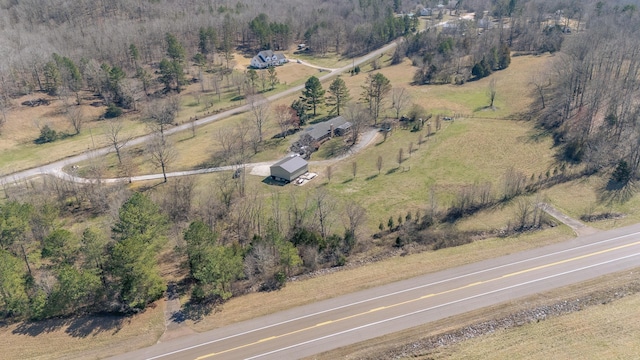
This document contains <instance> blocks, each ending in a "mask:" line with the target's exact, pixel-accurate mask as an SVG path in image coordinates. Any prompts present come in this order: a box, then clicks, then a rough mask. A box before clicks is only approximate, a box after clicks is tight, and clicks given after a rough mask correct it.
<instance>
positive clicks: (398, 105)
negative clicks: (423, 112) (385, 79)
mask: <svg viewBox="0 0 640 360" xmlns="http://www.w3.org/2000/svg"><path fill="white" fill-rule="evenodd" d="M410 103H411V95H410V94H409V93H408V92H407V90H406V89H405V88H393V89H391V108H392V109H393V110H394V111H395V112H396V119H399V118H400V115H401V114H402V113H403V112H404V111H405V110H406V109H407V107H408V106H409V104H410Z"/></svg>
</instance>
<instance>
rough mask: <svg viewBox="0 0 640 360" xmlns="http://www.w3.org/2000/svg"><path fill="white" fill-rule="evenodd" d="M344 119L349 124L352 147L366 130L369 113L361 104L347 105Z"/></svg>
mask: <svg viewBox="0 0 640 360" xmlns="http://www.w3.org/2000/svg"><path fill="white" fill-rule="evenodd" d="M344 117H345V119H347V121H349V122H350V123H351V145H352V146H353V145H355V144H356V143H357V142H358V139H359V138H360V134H361V133H362V132H363V131H364V130H365V129H366V128H367V121H368V119H369V113H368V111H367V109H365V108H364V107H363V106H362V105H361V104H358V103H355V104H354V103H349V104H347V106H346V107H345V109H344Z"/></svg>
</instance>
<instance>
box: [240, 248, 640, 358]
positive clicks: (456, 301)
mask: <svg viewBox="0 0 640 360" xmlns="http://www.w3.org/2000/svg"><path fill="white" fill-rule="evenodd" d="M638 255H640V253H635V254H632V255H626V256H623V257H620V258H617V259H612V260H608V261H604V262H601V263H598V264H592V265H589V266H584V267H581V268H578V269H573V270H569V271H565V272H562V273H558V274H554V275H549V276H545V277H543V278H539V279H536V280H530V281H526V282H523V283H520V284H517V285H511V286H507V287H504V288H501V289H497V290H492V291H488V292H485V293H482V294H478V295H474V296H469V297H466V298H464V299H459V300H454V301H451V302H448V303H445V304H440V305H436V306H432V307H430V308H426V309H422V310H417V311H414V312H411V313H408V314H404V315H398V316H395V317H392V318H389V319H385V320H380V321H376V322H372V323H369V324H365V325H361V326H358V327H355V328H351V329H348V330H344V331H340V332H337V333H335V334H331V335H326V336H323V337H319V338H317V339H313V340H309V341H305V342H301V343H299V344H295V345H291V346H287V347H285V348H282V349H278V350H273V351H270V352H267V353H264V354H260V355H256V356H253V357H250V358H246V359H245V360H253V359H257V358H260V357H263V356H267V355H271V354H275V353H277V352H281V351H285V350H289V349H292V348H295V347H298V346H302V345H306V344H310V343H313V342H316V341H320V340H324V339H328V338H331V337H334V336H338V335H343V334H346V333H349V332H353V331H357V330H361V329H364V328H368V327H371V326H375V325H379V324H383V323H385V322H389V321H394V320H398V319H402V318H404V317H407V316H413V315H417V314H420V313H423V312H426V311H430V310H434V309H438V308H441V307H445V306H448V305H453V304H456V303H459V302H463V301H467V300H471V299H475V298H478V297H482V296H486V295H491V294H495V293H497V292H500V291H505V290H509V289H513V288H516V287H520V286H524V285H529V284H532V283H535V282H539V281H543V280H548V279H552V278H555V277H558V276H563V275H567V274H571V273H574V272H578V271H582V270H586V269H589V268H593V267H597V266H601V265H606V264H609V263H612V262H616V261H620V260H625V259H628V258H631V257H634V256H638Z"/></svg>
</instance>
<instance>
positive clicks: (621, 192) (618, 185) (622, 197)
mask: <svg viewBox="0 0 640 360" xmlns="http://www.w3.org/2000/svg"><path fill="white" fill-rule="evenodd" d="M637 191H638V186H637V184H636V183H635V182H633V181H629V182H627V183H623V182H618V181H615V180H609V181H608V182H607V184H606V185H605V186H603V187H602V188H601V189H600V195H599V200H600V202H602V203H606V204H613V203H620V204H622V203H625V202H627V201H628V200H629V199H631V198H632V197H633V195H635V194H636V192H637Z"/></svg>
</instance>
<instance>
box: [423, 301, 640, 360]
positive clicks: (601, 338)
mask: <svg viewBox="0 0 640 360" xmlns="http://www.w3.org/2000/svg"><path fill="white" fill-rule="evenodd" d="M638 317H640V295H638V294H636V295H633V296H629V297H626V298H624V299H622V300H617V301H614V302H612V303H610V304H607V305H606V306H594V307H590V308H587V309H586V310H584V311H580V312H575V313H572V314H568V315H564V316H561V317H557V318H553V319H549V320H546V321H543V322H540V323H536V324H527V325H525V326H522V327H519V328H515V329H509V330H503V331H498V332H497V333H495V334H491V335H487V336H483V337H480V338H477V339H473V340H469V341H468V342H467V341H465V342H463V343H461V344H458V345H454V346H451V347H449V348H446V349H443V350H442V351H438V352H437V353H435V354H430V355H428V356H425V357H419V358H422V359H434V360H436V359H451V358H458V359H488V358H491V359H505V360H506V359H509V360H511V359H531V358H536V359H632V358H635V357H637V356H638V354H640V342H638V333H640V321H629V319H630V318H632V319H636V320H637V319H638Z"/></svg>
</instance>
